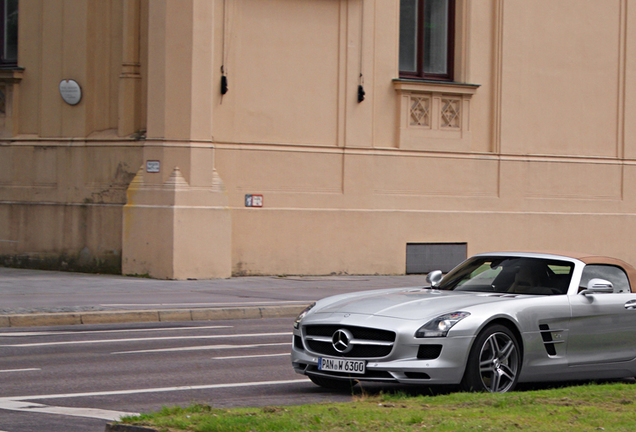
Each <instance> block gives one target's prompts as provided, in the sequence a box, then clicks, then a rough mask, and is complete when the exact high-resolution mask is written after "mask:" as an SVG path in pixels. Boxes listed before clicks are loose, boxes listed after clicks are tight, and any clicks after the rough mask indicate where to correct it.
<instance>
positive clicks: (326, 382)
mask: <svg viewBox="0 0 636 432" xmlns="http://www.w3.org/2000/svg"><path fill="white" fill-rule="evenodd" d="M308 376H309V379H310V380H311V382H313V383H314V384H316V385H319V386H320V387H324V388H328V389H331V390H341V391H345V390H346V391H351V389H352V388H353V386H355V385H356V382H355V381H352V380H350V379H337V378H326V377H322V376H316V375H308Z"/></svg>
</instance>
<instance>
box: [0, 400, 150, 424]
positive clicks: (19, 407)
mask: <svg viewBox="0 0 636 432" xmlns="http://www.w3.org/2000/svg"><path fill="white" fill-rule="evenodd" d="M0 409H4V410H10V411H23V412H30V413H39V414H60V415H66V416H71V417H88V418H96V419H102V420H110V421H115V420H119V419H120V418H121V417H125V416H137V415H139V413H130V412H122V411H110V410H102V409H97V408H72V407H59V406H49V405H42V404H37V403H33V402H22V401H17V400H11V399H6V400H0Z"/></svg>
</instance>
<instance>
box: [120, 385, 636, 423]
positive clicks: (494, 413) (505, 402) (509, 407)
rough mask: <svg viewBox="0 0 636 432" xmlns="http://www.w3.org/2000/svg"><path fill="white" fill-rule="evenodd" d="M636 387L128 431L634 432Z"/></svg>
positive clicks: (353, 405) (323, 409)
mask: <svg viewBox="0 0 636 432" xmlns="http://www.w3.org/2000/svg"><path fill="white" fill-rule="evenodd" d="M635 404H636V385H633V384H624V383H618V384H617V383H614V384H587V385H581V386H573V387H564V388H556V389H549V390H537V391H525V392H513V393H507V394H487V393H451V394H443V395H438V396H408V395H406V394H405V393H393V394H382V393H381V394H379V395H372V396H368V395H364V394H362V395H354V396H352V400H351V402H348V403H320V404H311V405H301V406H278V407H265V408H235V409H216V408H212V407H210V406H206V405H201V404H196V405H192V406H189V407H187V408H181V407H165V408H163V409H162V410H161V411H159V412H156V413H151V414H143V415H141V416H139V417H129V418H125V419H123V420H122V423H125V424H133V425H138V426H150V427H154V428H156V429H158V430H160V431H162V432H178V431H191V432H217V431H223V432H249V431H253V432H259V431H268V432H269V431H281V432H283V431H290V432H291V431H360V430H364V431H382V432H385V431H386V432H390V431H429V430H430V431H442V432H443V431H458V430H462V431H463V430H475V431H521V430H525V431H549V432H555V431H572V430H576V431H600V430H605V431H634V430H636V415H635V414H636V405H635Z"/></svg>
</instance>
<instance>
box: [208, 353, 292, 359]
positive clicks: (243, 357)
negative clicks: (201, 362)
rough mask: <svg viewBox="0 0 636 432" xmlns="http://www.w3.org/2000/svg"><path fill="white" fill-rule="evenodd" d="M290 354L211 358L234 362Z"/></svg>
mask: <svg viewBox="0 0 636 432" xmlns="http://www.w3.org/2000/svg"><path fill="white" fill-rule="evenodd" d="M290 355H291V354H290V353H281V354H260V355H251V356H228V357H212V358H213V359H214V360H235V359H250V358H261V357H283V356H290Z"/></svg>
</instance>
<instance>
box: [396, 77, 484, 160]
mask: <svg viewBox="0 0 636 432" xmlns="http://www.w3.org/2000/svg"><path fill="white" fill-rule="evenodd" d="M393 87H394V89H395V90H396V92H397V95H398V99H399V101H398V106H399V108H398V112H399V122H400V123H399V139H398V147H399V148H402V149H408V150H432V151H468V150H469V149H470V138H471V127H470V103H471V97H472V96H473V95H474V94H475V93H476V92H477V89H478V88H479V87H480V85H478V84H465V83H446V82H444V83H442V82H432V81H422V80H406V79H395V80H393Z"/></svg>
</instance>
